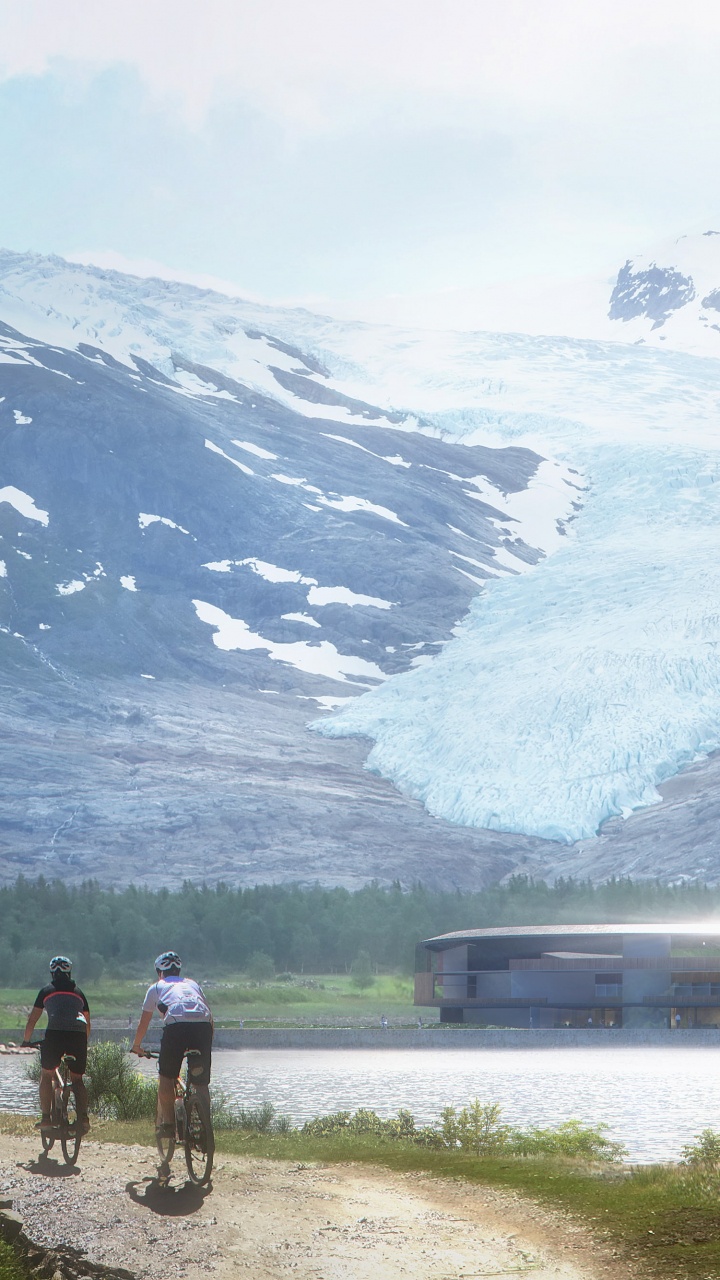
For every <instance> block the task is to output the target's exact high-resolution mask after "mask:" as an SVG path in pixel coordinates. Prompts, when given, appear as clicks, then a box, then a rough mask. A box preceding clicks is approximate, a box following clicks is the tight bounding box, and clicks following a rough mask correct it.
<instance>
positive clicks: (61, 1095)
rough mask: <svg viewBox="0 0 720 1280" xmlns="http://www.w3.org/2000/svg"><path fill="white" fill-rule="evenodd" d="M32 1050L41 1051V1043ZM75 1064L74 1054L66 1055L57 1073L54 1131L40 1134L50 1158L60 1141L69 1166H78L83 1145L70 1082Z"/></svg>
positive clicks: (54, 1088)
mask: <svg viewBox="0 0 720 1280" xmlns="http://www.w3.org/2000/svg"><path fill="white" fill-rule="evenodd" d="M30 1047H31V1048H32V1049H39V1048H40V1041H36V1042H35V1044H33V1045H31V1046H30ZM71 1062H72V1063H74V1062H75V1059H74V1058H73V1056H72V1054H68V1053H64V1054H63V1056H62V1058H61V1059H60V1062H59V1064H58V1066H57V1067H56V1068H55V1070H54V1072H53V1092H52V1103H51V1104H50V1122H51V1124H52V1128H51V1129H41V1130H40V1138H41V1140H42V1145H43V1151H44V1152H45V1153H46V1154H47V1152H48V1151H50V1150H51V1149H52V1148H53V1147H54V1146H55V1140H56V1139H57V1138H59V1139H60V1146H61V1147H62V1153H63V1156H64V1158H65V1163H66V1164H75V1161H76V1160H77V1158H78V1155H79V1153H80V1143H81V1142H82V1131H81V1129H80V1122H79V1117H78V1109H77V1102H76V1099H75V1092H74V1089H73V1084H72V1080H71V1079H70V1070H71V1067H70V1063H71Z"/></svg>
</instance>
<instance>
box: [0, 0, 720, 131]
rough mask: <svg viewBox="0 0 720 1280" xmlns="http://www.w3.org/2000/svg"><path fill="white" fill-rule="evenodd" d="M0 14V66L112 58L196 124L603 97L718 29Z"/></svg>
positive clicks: (447, 9) (183, 9) (83, 10)
mask: <svg viewBox="0 0 720 1280" xmlns="http://www.w3.org/2000/svg"><path fill="white" fill-rule="evenodd" d="M0 18H1V19H2V26H3V41H2V48H1V49H0V75H2V76H4V77H10V76H20V75H31V76H38V75H43V74H45V73H47V72H48V71H49V70H50V69H51V68H54V69H55V70H56V71H57V70H58V69H59V68H60V67H61V66H62V64H63V63H64V64H65V72H66V74H67V75H68V76H71V75H72V74H74V73H73V71H72V68H73V67H75V68H77V66H78V65H80V66H82V67H83V68H85V70H86V71H87V70H92V69H97V70H101V69H103V68H106V67H108V66H110V65H115V64H117V63H124V64H127V65H129V66H131V67H133V68H135V69H136V70H137V72H138V74H139V75H140V76H141V78H142V80H143V81H144V82H145V84H146V85H147V86H148V88H149V89H150V91H151V92H152V93H153V94H155V95H157V96H158V97H160V98H161V99H163V100H165V101H166V102H168V103H169V104H171V105H172V106H173V109H175V110H181V111H182V112H183V114H184V115H185V117H186V119H187V120H190V121H192V122H193V123H194V124H195V125H196V126H199V125H200V124H201V122H202V121H203V120H204V118H205V117H206V115H207V113H208V111H210V110H211V109H212V107H213V105H215V104H217V103H218V102H222V101H232V100H238V99H239V100H244V101H246V102H248V103H251V104H252V105H254V106H255V107H256V108H261V109H262V110H263V111H265V112H266V113H268V114H269V115H271V116H273V117H275V118H276V119H278V120H281V121H282V122H283V123H284V124H285V125H286V127H288V128H289V129H290V130H291V131H296V130H310V131H320V132H322V131H324V130H328V129H329V130H336V129H338V128H339V129H347V128H351V127H352V125H353V122H354V121H357V120H358V119H366V118H368V117H372V116H373V114H374V113H377V114H381V113H382V112H383V111H384V110H385V109H386V106H387V102H388V101H389V100H391V101H394V102H395V103H396V104H400V105H398V106H396V119H397V120H399V121H400V122H401V121H402V118H403V116H405V117H406V118H407V119H408V121H409V122H410V123H412V124H413V125H415V124H416V123H417V121H418V119H422V117H423V116H424V115H425V114H428V115H430V114H434V116H435V118H436V119H437V117H438V115H439V116H441V117H447V118H454V119H455V120H456V121H458V122H459V121H460V120H461V119H464V120H465V123H466V124H472V123H473V121H476V122H477V121H478V120H482V121H483V122H484V124H485V125H487V124H488V123H492V122H493V121H494V122H495V123H499V122H500V121H504V122H505V123H506V124H507V123H508V118H509V117H510V119H512V118H513V117H515V118H518V119H520V118H522V119H529V118H537V116H538V114H541V115H544V114H550V115H551V114H553V113H555V112H559V113H562V112H564V111H566V110H567V109H568V107H569V105H570V104H573V103H575V104H578V105H579V107H580V110H581V111H582V110H583V104H584V103H585V104H587V103H588V100H589V99H595V100H597V99H598V98H600V97H602V96H603V94H604V95H605V96H606V97H607V100H608V104H609V105H610V106H611V107H612V104H613V97H614V94H615V92H617V93H622V94H623V95H624V94H627V92H628V90H630V91H631V90H632V79H633V76H637V77H639V78H640V79H642V75H643V70H644V69H645V68H646V67H647V66H648V64H650V63H653V62H655V61H658V62H660V63H662V64H664V65H666V64H667V63H668V62H669V63H671V64H672V65H674V66H675V67H676V68H677V69H678V71H679V72H680V73H681V74H682V73H683V71H684V72H685V73H687V70H688V69H689V68H694V76H695V77H697V76H701V75H702V73H703V71H707V73H709V74H710V75H711V77H712V70H713V67H714V66H716V65H717V62H716V55H717V52H718V49H717V46H718V42H719V41H720V6H715V5H711V4H708V3H707V0H686V2H685V3H684V4H683V5H682V6H679V5H678V4H677V2H676V0H633V3H632V4H627V3H626V0H605V3H600V2H599V0H590V2H586V3H583V4H578V3H577V0H553V3H552V4H539V3H537V0H453V2H452V4H448V3H444V4H443V3H438V0H392V3H390V4H388V3H387V0H362V2H357V3H355V2H353V0H343V3H338V0H204V2H203V4H202V6H199V5H198V4H197V0H153V3H152V4H147V2H146V0H104V2H103V4H102V5H98V4H97V3H96V0H64V2H63V3H62V4H58V3H57V0H24V2H23V4H21V5H20V4H18V3H17V0H0ZM696 83H697V80H696Z"/></svg>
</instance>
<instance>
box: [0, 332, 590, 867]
mask: <svg viewBox="0 0 720 1280" xmlns="http://www.w3.org/2000/svg"><path fill="white" fill-rule="evenodd" d="M243 340H244V342H245V343H247V344H248V345H250V346H251V349H253V348H255V349H258V350H259V352H260V353H261V357H262V363H260V362H258V366H257V369H258V372H257V374H256V377H255V381H256V383H257V382H261V381H262V380H263V379H265V380H266V381H270V382H272V383H273V385H276V386H277V389H278V391H277V394H278V398H271V397H270V396H268V395H266V394H263V393H262V392H261V391H259V390H258V389H257V385H256V386H252V387H249V386H248V385H246V384H245V383H241V382H239V381H238V380H237V379H233V378H230V377H228V376H226V375H224V374H222V373H221V372H219V371H218V370H216V369H209V368H207V367H205V366H202V365H199V364H196V363H193V362H191V361H189V360H188V359H186V358H185V357H184V356H182V355H180V354H179V353H177V352H176V353H175V354H174V355H173V357H172V358H171V359H170V362H169V363H168V361H167V360H163V361H160V360H158V363H163V365H164V370H165V371H164V370H160V369H158V368H156V367H154V366H153V365H151V364H149V363H148V361H147V360H145V359H144V358H142V357H140V356H134V357H130V356H128V355H127V353H122V354H123V357H124V358H123V360H122V361H121V360H118V359H117V358H116V357H115V356H112V355H111V354H110V353H109V352H108V351H107V350H105V349H103V348H101V347H98V346H93V345H91V344H90V343H87V342H83V341H80V342H78V343H77V344H76V346H75V347H74V348H68V347H61V346H58V345H49V344H48V343H47V342H43V341H41V340H37V339H34V338H32V337H30V336H28V335H26V334H22V333H20V332H19V331H17V330H15V329H13V328H11V327H9V326H8V325H5V324H3V325H2V326H0V460H1V467H2V470H1V472H0V600H1V601H2V620H1V621H0V653H1V664H0V680H1V681H2V684H3V724H4V731H3V737H2V743H1V744H0V751H1V752H2V770H0V775H1V777H2V782H1V783H0V787H1V788H2V804H1V806H0V850H1V851H2V860H1V861H0V876H2V877H3V878H5V879H10V878H13V877H14V876H15V875H16V874H18V873H19V872H24V873H25V874H29V875H32V874H36V873H37V872H39V871H42V872H44V873H45V874H48V875H50V874H55V873H58V872H60V873H62V874H63V875H66V876H71V877H73V878H82V877H85V876H88V875H92V876H96V877H97V878H98V879H100V880H102V881H103V882H105V883H126V882H128V881H129V880H136V881H138V880H143V881H145V882H149V883H163V882H165V881H166V879H167V877H168V875H170V876H171V877H172V876H176V877H179V878H180V879H182V878H184V877H189V878H193V879H195V880H197V879H206V880H208V881H213V880H217V879H218V878H222V879H226V880H229V881H231V882H234V883H238V882H241V883H246V882H254V881H257V880H267V879H272V880H301V881H314V880H315V879H317V878H319V879H322V880H325V881H327V882H332V883H347V884H354V885H357V884H361V883H364V882H366V881H367V880H368V879H370V878H377V879H381V880H392V879H394V878H397V877H400V878H402V879H403V880H405V881H408V882H411V881H413V880H417V879H420V878H421V879H423V880H425V881H427V882H428V883H435V884H440V883H455V882H456V881H457V882H458V883H478V882H480V883H482V882H485V881H486V880H488V879H495V878H497V877H498V875H502V874H504V873H505V872H506V871H508V870H510V869H511V868H512V865H513V856H512V854H511V853H510V849H511V848H513V847H514V846H515V845H517V843H518V842H517V841H516V840H513V839H510V838H508V837H496V836H490V837H486V836H483V835H481V834H480V833H474V832H470V831H465V830H463V829H461V828H454V827H451V826H450V825H449V824H447V823H442V822H439V821H437V820H434V819H432V818H430V817H429V816H428V815H427V813H426V812H425V811H424V810H423V809H422V807H421V806H420V805H419V804H417V803H413V802H410V801H408V800H406V799H405V798H403V797H402V796H400V795H399V794H398V793H396V792H394V791H393V790H392V788H391V787H390V786H389V785H388V784H387V783H383V782H382V781H381V780H379V779H377V778H374V777H373V776H372V775H371V774H368V773H367V771H365V770H364V769H363V768H362V755H363V753H362V750H361V749H360V748H359V746H358V745H357V744H350V743H347V744H331V743H329V742H326V741H324V740H323V739H322V738H320V737H318V736H317V735H316V734H313V733H311V732H310V731H309V729H308V728H307V722H308V721H309V720H311V719H314V718H316V717H317V715H318V714H319V713H322V712H323V710H325V709H327V708H331V707H334V706H337V705H339V704H340V703H341V702H342V701H343V700H344V699H346V698H348V697H354V696H357V695H358V694H359V693H361V692H362V691H363V690H365V689H367V688H369V687H372V686H373V685H375V684H377V683H378V682H380V681H384V680H385V679H387V678H388V677H389V676H391V675H392V674H393V673H394V672H397V671H402V670H408V669H411V668H412V667H414V666H417V665H419V664H421V663H422V662H425V661H428V660H429V658H430V657H431V656H432V655H433V654H434V653H437V652H438V649H439V648H440V647H441V646H442V645H443V644H444V643H445V642H446V641H447V640H448V639H449V638H450V637H451V635H452V633H453V629H454V627H455V625H456V623H457V621H458V620H459V619H460V618H461V617H462V616H463V615H464V614H465V612H466V611H467V608H468V605H469V602H470V600H471V598H472V596H473V594H474V593H475V592H476V591H477V589H478V587H479V585H481V584H482V583H483V582H484V581H486V580H492V579H494V578H496V577H499V576H503V575H507V574H511V573H512V574H515V573H520V572H522V571H524V570H525V569H527V568H528V567H530V566H532V565H534V564H536V563H537V562H538V561H539V560H540V559H541V558H542V556H543V554H544V552H543V550H542V549H541V548H539V547H538V546H534V545H532V544H531V543H529V542H526V541H525V540H524V538H523V533H524V532H525V527H524V524H523V521H522V519H521V518H518V517H516V516H514V515H512V514H511V512H510V511H509V510H508V509H507V508H508V502H509V500H511V499H512V495H513V494H525V493H527V492H528V485H531V484H532V482H533V480H534V479H536V478H537V476H538V472H539V471H541V470H542V469H543V468H544V469H545V472H547V470H548V468H550V469H551V472H552V475H553V476H554V477H556V481H555V488H554V489H552V490H551V493H552V498H551V502H550V505H549V508H548V510H549V512H550V514H551V516H552V520H554V521H558V522H560V526H561V527H562V526H563V524H564V523H565V522H567V520H568V519H569V518H570V517H572V515H573V514H574V513H575V511H576V509H577V507H578V505H579V494H578V488H577V485H576V484H574V483H573V482H572V477H570V476H569V475H567V477H566V474H565V469H564V468H561V467H559V466H557V465H555V464H551V463H546V462H544V461H543V459H542V458H541V457H540V456H539V455H537V454H535V453H533V452H532V451H530V450H528V449H526V448H521V447H514V446H511V447H506V448H501V449H494V448H484V447H481V446H476V447H471V448H467V447H465V446H463V445H461V444H455V443H449V442H445V441H442V440H441V439H439V438H437V437H436V434H435V436H434V435H433V434H421V433H420V432H418V431H416V430H411V429H409V427H408V423H407V421H406V415H402V414H397V413H392V412H391V411H390V412H387V413H386V412H384V411H383V410H381V409H379V408H376V407H373V406H371V405H368V404H365V403H360V402H358V401H356V400H352V399H351V398H349V397H347V396H344V395H343V394H342V393H341V392H339V391H336V390H334V389H333V388H332V385H328V384H329V379H328V377H327V376H326V375H325V376H323V375H322V374H320V373H319V370H318V365H317V362H316V361H315V360H314V359H313V358H312V356H304V355H303V354H302V353H301V352H300V351H299V350H298V349H295V348H290V347H289V346H288V344H286V343H283V342H282V340H276V339H274V338H273V337H267V336H265V335H261V334H260V333H259V332H257V331H255V330H251V336H249V337H248V336H247V334H245V332H244V331H243ZM275 361H277V362H278V364H277V365H276V364H275V363H274V362H275ZM311 378H315V379H318V381H313V382H312V389H310V379H311ZM320 378H322V380H321V381H320V380H319V379H320ZM296 385H297V387H298V394H297V395H295V393H294V391H293V388H294V387H295V386H296ZM288 388H290V391H288ZM294 401H297V403H298V404H299V406H300V411H298V410H297V409H294V408H293V407H291V406H292V404H293V402H294ZM329 405H332V410H331V412H330V414H329V412H328V406H329ZM318 407H319V408H320V409H323V410H324V411H325V415H324V416H322V417H316V416H314V414H315V412H316V410H317V409H318ZM332 413H334V414H336V416H337V419H338V420H337V421H336V420H334V419H333V417H332ZM493 497H494V498H495V500H496V502H497V504H498V505H497V506H493V505H492V502H493ZM522 843H523V842H522V841H520V845H522Z"/></svg>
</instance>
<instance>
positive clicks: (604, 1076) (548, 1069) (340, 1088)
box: [0, 1047, 720, 1162]
mask: <svg viewBox="0 0 720 1280" xmlns="http://www.w3.org/2000/svg"><path fill="white" fill-rule="evenodd" d="M25 1062H26V1059H24V1058H15V1057H3V1056H2V1055H0V1082H1V1083H2V1097H1V1099H0V1108H1V1109H4V1110H8V1111H22V1112H25V1113H30V1112H34V1111H35V1109H36V1104H35V1086H34V1085H32V1084H31V1083H30V1082H29V1081H28V1080H27V1078H26V1076H25ZM719 1069H720V1057H719V1055H718V1051H717V1050H716V1049H712V1048H659V1047H658V1048H655V1047H649V1048H630V1047H628V1048H624V1047H617V1048H613V1047H609V1048H597V1049H576V1048H563V1049H535V1050H532V1049H490V1050H477V1049H475V1050H464V1049H460V1050H458V1049H453V1050H452V1051H449V1050H445V1051H443V1050H434V1049H425V1050H422V1051H421V1052H419V1051H415V1050H412V1049H398V1050H393V1049H383V1050H376V1051H373V1050H371V1049H327V1050H325V1049H292V1050H290V1049H272V1050H270V1049H246V1050H234V1049H219V1050H217V1052H216V1053H215V1055H214V1057H213V1079H214V1083H215V1085H216V1086H217V1087H218V1088H219V1089H221V1090H222V1091H223V1093H224V1094H225V1095H226V1096H227V1098H228V1099H229V1100H230V1101H234V1102H238V1103H242V1105H243V1106H255V1105H257V1104H258V1103H260V1102H264V1101H269V1102H272V1103H273V1104H274V1105H275V1107H276V1108H277V1110H278V1111H280V1112H283V1113H284V1114H286V1115H288V1116H289V1117H290V1118H291V1119H292V1121H293V1122H294V1123H296V1124H297V1123H302V1122H303V1121H305V1120H308V1119H311V1118H312V1117H313V1116H316V1115H323V1114H327V1113H328V1112H332V1111H355V1110H357V1108H358V1107H370V1108H372V1109H373V1110H375V1111H377V1112H378V1114H379V1115H381V1116H383V1117H387V1116H391V1115H394V1114H395V1113H396V1112H397V1110H398V1108H400V1107H406V1108H408V1109H409V1110H410V1111H412V1112H413V1114H414V1115H415V1117H416V1119H417V1120H418V1121H419V1122H421V1123H423V1124H426V1123H430V1122H432V1121H433V1120H436V1119H437V1117H438V1116H439V1114H440V1111H441V1110H442V1108H443V1107H445V1106H447V1105H452V1106H463V1105H465V1103H467V1102H470V1101H472V1099H473V1098H475V1097H478V1098H479V1099H480V1100H481V1102H499V1103H500V1105H501V1106H502V1109H503V1119H504V1120H506V1121H508V1122H510V1123H514V1124H519V1125H522V1126H526V1125H530V1124H540V1125H553V1124H557V1123H559V1122H560V1121H562V1120H567V1119H570V1118H571V1117H574V1118H577V1119H579V1120H583V1121H585V1122H586V1123H589V1124H598V1123H601V1122H602V1123H605V1124H607V1125H608V1132H609V1136H610V1137H612V1138H615V1139H617V1140H619V1141H620V1142H623V1143H624V1144H625V1146H626V1147H627V1148H628V1159H629V1160H631V1161H638V1162H651V1161H652V1162H654V1161H663V1160H675V1159H677V1158H678V1157H679V1155H680V1150H681V1148H682V1146H683V1144H684V1143H686V1142H690V1141H691V1140H692V1139H693V1137H694V1135H695V1134H697V1133H699V1132H700V1130H701V1129H704V1128H717V1129H720V1080H718V1075H719ZM143 1070H144V1071H149V1072H151V1073H152V1072H153V1071H154V1070H155V1068H154V1065H153V1064H151V1063H149V1062H148V1063H144V1064H143Z"/></svg>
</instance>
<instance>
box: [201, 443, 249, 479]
mask: <svg viewBox="0 0 720 1280" xmlns="http://www.w3.org/2000/svg"><path fill="white" fill-rule="evenodd" d="M205 448H206V449H210V450H211V452H212V453H218V454H219V455H220V457H221V458H224V459H225V461H226V462H232V464H233V466H234V467H237V468H238V470H239V471H242V472H244V474H245V475H246V476H254V475H255V472H254V471H252V470H251V469H250V467H246V466H245V463H244V462H238V460H237V458H231V457H230V454H229V453H226V452H225V450H224V449H220V448H219V447H218V445H216V444H213V442H212V440H206V441H205Z"/></svg>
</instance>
